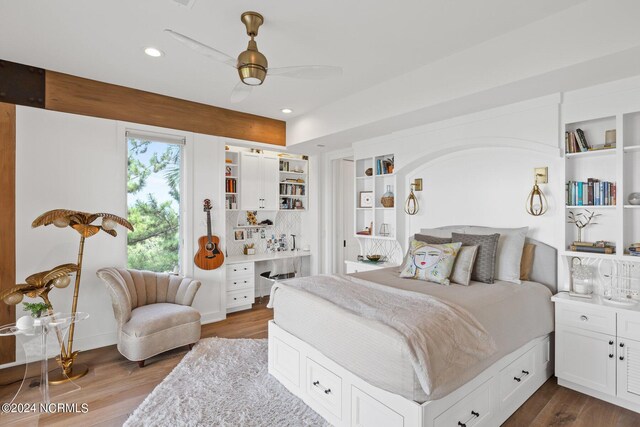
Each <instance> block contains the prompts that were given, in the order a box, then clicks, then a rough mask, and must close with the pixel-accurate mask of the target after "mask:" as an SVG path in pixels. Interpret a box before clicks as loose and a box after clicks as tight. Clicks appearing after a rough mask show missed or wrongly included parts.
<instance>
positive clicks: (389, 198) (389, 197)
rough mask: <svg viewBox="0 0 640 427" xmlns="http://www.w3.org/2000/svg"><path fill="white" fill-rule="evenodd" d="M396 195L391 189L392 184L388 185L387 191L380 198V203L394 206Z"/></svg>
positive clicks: (386, 206) (389, 206) (388, 206)
mask: <svg viewBox="0 0 640 427" xmlns="http://www.w3.org/2000/svg"><path fill="white" fill-rule="evenodd" d="M394 201H395V196H394V195H393V191H391V186H390V185H387V191H386V192H385V193H384V194H383V195H382V198H381V199H380V203H382V206H384V207H385V208H392V207H393V205H394Z"/></svg>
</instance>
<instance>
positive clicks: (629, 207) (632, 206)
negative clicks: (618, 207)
mask: <svg viewBox="0 0 640 427" xmlns="http://www.w3.org/2000/svg"><path fill="white" fill-rule="evenodd" d="M624 208H625V209H640V205H624Z"/></svg>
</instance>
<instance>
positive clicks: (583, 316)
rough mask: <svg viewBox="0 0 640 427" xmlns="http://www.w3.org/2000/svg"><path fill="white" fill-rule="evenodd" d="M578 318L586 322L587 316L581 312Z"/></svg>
mask: <svg viewBox="0 0 640 427" xmlns="http://www.w3.org/2000/svg"><path fill="white" fill-rule="evenodd" d="M580 320H582V321H583V322H588V321H589V318H588V317H587V316H585V315H584V314H583V315H582V316H580Z"/></svg>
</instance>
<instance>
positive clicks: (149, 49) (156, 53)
mask: <svg viewBox="0 0 640 427" xmlns="http://www.w3.org/2000/svg"><path fill="white" fill-rule="evenodd" d="M144 53H146V54H147V55H149V56H152V57H154V58H158V57H160V56H162V55H164V52H162V51H161V50H160V49H156V48H155V47H147V48H145V49H144Z"/></svg>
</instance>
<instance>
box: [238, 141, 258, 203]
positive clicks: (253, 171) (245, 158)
mask: <svg viewBox="0 0 640 427" xmlns="http://www.w3.org/2000/svg"><path fill="white" fill-rule="evenodd" d="M261 160H262V159H261V158H260V154H257V153H244V152H243V153H241V154H240V209H245V210H249V211H256V210H258V209H259V208H260V207H261V206H262V177H261V176H260V166H261V163H262V162H261Z"/></svg>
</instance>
